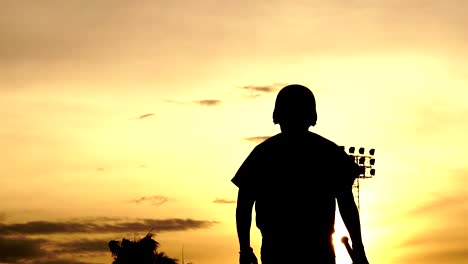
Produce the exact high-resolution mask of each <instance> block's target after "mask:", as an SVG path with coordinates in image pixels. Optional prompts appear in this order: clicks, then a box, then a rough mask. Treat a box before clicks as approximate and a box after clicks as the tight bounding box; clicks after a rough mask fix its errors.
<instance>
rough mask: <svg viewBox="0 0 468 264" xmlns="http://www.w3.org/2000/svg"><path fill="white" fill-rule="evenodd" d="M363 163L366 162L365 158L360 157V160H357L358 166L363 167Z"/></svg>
mask: <svg viewBox="0 0 468 264" xmlns="http://www.w3.org/2000/svg"><path fill="white" fill-rule="evenodd" d="M365 161H366V158H364V157H360V158H359V164H360V165H364V162H365Z"/></svg>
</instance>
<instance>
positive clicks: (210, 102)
mask: <svg viewBox="0 0 468 264" xmlns="http://www.w3.org/2000/svg"><path fill="white" fill-rule="evenodd" d="M193 102H194V103H196V104H199V105H204V106H215V105H219V104H221V100H216V99H205V100H197V101H193Z"/></svg>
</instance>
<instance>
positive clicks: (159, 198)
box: [131, 195, 169, 206]
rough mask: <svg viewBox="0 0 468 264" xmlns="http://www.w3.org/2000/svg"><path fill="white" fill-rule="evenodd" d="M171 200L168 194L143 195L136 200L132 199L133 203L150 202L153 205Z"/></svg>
mask: <svg viewBox="0 0 468 264" xmlns="http://www.w3.org/2000/svg"><path fill="white" fill-rule="evenodd" d="M168 200H169V198H167V197H166V196H162V195H153V196H143V197H140V198H137V199H134V200H131V202H132V203H137V204H139V203H150V204H151V205H155V206H159V205H162V204H164V203H166V202H167V201H168Z"/></svg>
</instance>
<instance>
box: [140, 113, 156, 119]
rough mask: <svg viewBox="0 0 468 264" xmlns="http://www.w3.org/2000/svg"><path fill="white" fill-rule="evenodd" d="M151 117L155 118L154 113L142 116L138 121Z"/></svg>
mask: <svg viewBox="0 0 468 264" xmlns="http://www.w3.org/2000/svg"><path fill="white" fill-rule="evenodd" d="M151 116H154V113H149V114H144V115H141V116H139V117H138V119H144V118H147V117H151Z"/></svg>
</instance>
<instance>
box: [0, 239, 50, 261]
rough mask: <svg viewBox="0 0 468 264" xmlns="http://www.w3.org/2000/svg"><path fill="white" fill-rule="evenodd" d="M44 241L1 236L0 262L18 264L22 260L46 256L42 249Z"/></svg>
mask: <svg viewBox="0 0 468 264" xmlns="http://www.w3.org/2000/svg"><path fill="white" fill-rule="evenodd" d="M45 241H46V240H44V239H31V238H25V237H15V238H14V239H11V238H7V237H4V236H0V262H13V263H16V262H17V261H20V260H22V259H29V258H37V257H40V256H43V255H44V254H46V251H44V250H43V249H42V248H41V245H42V244H43V243H44V242H45Z"/></svg>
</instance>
